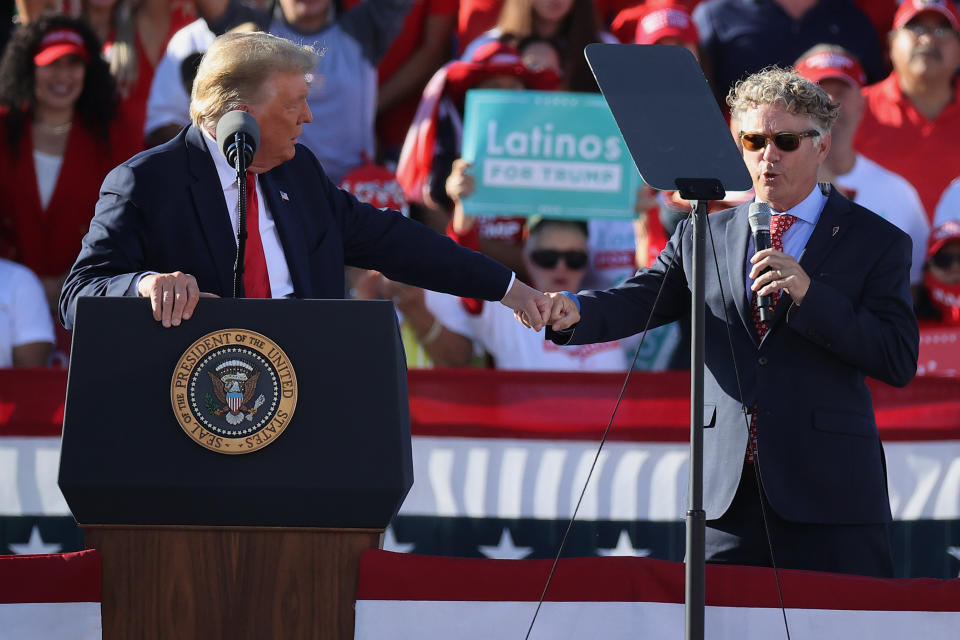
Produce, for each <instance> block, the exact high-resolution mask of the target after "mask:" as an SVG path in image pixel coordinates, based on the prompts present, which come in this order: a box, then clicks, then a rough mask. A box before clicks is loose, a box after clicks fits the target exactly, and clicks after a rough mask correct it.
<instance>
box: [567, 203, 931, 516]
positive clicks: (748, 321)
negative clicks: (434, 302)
mask: <svg viewBox="0 0 960 640" xmlns="http://www.w3.org/2000/svg"><path fill="white" fill-rule="evenodd" d="M748 212H749V204H743V205H741V206H739V207H737V208H735V209H727V210H725V211H720V212H717V213H714V214H711V215H709V216H708V220H709V226H710V229H709V233H708V234H707V242H706V253H705V255H706V260H707V266H706V288H705V296H706V310H705V343H706V344H705V372H704V384H705V394H704V404H705V406H704V425H705V427H706V428H705V429H704V509H705V511H706V513H707V518H708V519H711V520H712V519H716V518H719V517H720V516H721V515H723V514H724V513H725V512H726V510H727V509H728V508H729V506H730V504H731V502H732V500H733V497H734V494H735V493H736V490H737V485H738V483H739V481H740V473H741V470H742V469H743V460H744V452H745V450H746V446H747V437H748V436H747V434H748V423H749V415H744V411H743V409H742V407H743V406H745V407H746V408H747V411H748V412H749V410H750V409H752V408H753V407H755V406H756V407H757V409H758V416H757V417H758V421H757V425H758V432H759V433H758V442H757V445H758V452H759V457H758V463H759V465H760V474H761V479H762V481H763V488H764V490H765V492H766V495H767V497H768V499H769V500H770V503H771V505H772V506H773V508H774V509H775V510H776V512H777V513H778V514H779V515H780V516H782V517H783V518H785V519H787V520H791V521H795V522H809V523H847V524H866V523H881V522H888V521H889V520H890V507H889V499H888V496H887V485H886V471H885V464H884V459H883V448H882V446H881V443H880V438H879V435H878V433H877V427H876V421H875V419H874V412H873V403H872V399H871V396H870V392H869V390H868V389H867V386H866V383H865V376H870V377H873V378H877V379H879V380H882V381H884V382H886V383H888V384H891V385H895V386H903V385H906V384H907V383H908V382H909V381H910V380H911V379H912V378H913V375H914V374H915V372H916V366H917V351H918V347H919V334H918V329H917V320H916V317H915V316H914V313H913V309H912V299H911V296H910V281H909V275H910V256H911V241H910V238H909V237H908V236H907V235H906V234H904V233H903V232H902V231H900V230H899V229H897V228H896V227H894V226H893V225H892V224H890V223H888V222H887V221H885V220H883V219H882V218H880V217H879V216H877V215H876V214H874V213H871V212H870V211H868V210H867V209H864V208H863V207H861V206H859V205H856V204H854V203H852V202H850V201H849V200H847V199H846V198H844V197H843V196H842V195H839V194H838V193H836V192H833V193H831V194H830V196H829V198H828V200H827V203H826V206H825V207H824V209H823V212H822V213H821V215H820V220H819V221H818V222H817V225H816V227H815V229H814V231H813V235H812V236H811V237H810V240H809V241H808V242H807V246H806V248H805V249H804V251H803V254H802V255H801V256H800V261H799V262H800V265H801V266H802V267H803V269H804V271H806V273H807V275H809V276H810V279H811V282H810V288H809V290H808V292H807V295H806V297H804V299H803V303H802V305H796V304H792V300H791V299H790V297H789V296H788V295H784V296H783V298H782V301H781V303H780V304H779V305H778V306H777V309H776V313H775V316H774V320H773V322H772V324H771V328H770V331H769V332H768V333H767V335H766V336H765V338H764V339H763V341H762V342H759V341H758V339H757V337H756V332H755V330H754V325H753V317H752V315H751V309H750V304H749V303H748V301H747V297H746V285H745V265H746V260H747V242H748V239H749V225H748V223H747V216H748ZM690 231H691V225H690V224H689V220H684V221H683V222H682V223H681V225H680V226H679V227H678V229H677V232H676V233H675V234H674V235H673V237H672V238H671V239H670V241H669V243H668V244H667V246H666V248H665V249H664V250H663V252H662V253H661V254H660V256H659V258H658V259H657V262H656V264H655V265H654V266H653V267H651V268H649V269H644V270H641V271H639V272H638V273H637V275H636V276H635V277H633V278H632V279H630V280H628V281H626V282H625V283H624V284H623V285H621V286H620V287H618V288H616V289H611V290H607V291H589V292H581V293H580V296H579V297H580V301H581V318H580V322H579V323H578V324H577V325H576V326H575V327H574V328H573V331H572V333H570V332H569V331H568V332H564V333H560V334H558V333H554V332H552V331H550V332H548V337H549V338H551V339H553V340H554V341H555V342H558V343H561V344H585V343H592V342H604V341H607V340H613V339H617V338H623V337H625V336H628V335H631V334H634V333H637V332H638V331H641V330H642V329H643V327H644V326H645V324H646V322H647V318H648V317H649V315H650V314H651V312H652V313H653V314H654V317H653V322H652V326H658V325H662V324H665V323H667V322H670V321H672V320H675V319H677V318H679V317H681V316H683V315H684V314H687V313H689V311H690V306H691V301H690V283H691V282H692V278H693V275H692V274H693V270H692V269H693V263H692V257H693V238H692V234H691V233H690ZM711 235H712V240H711ZM714 248H715V249H716V252H714ZM671 262H673V263H674V264H673V267H672V268H670V269H668V265H670V263H671ZM715 262H716V264H717V266H716V267H715V266H714V263H715ZM718 272H719V275H718ZM664 281H666V282H664ZM661 283H663V284H664V288H663V293H662V295H661V298H660V301H659V302H658V303H657V308H656V309H655V310H654V309H653V301H654V298H655V297H656V295H657V290H658V289H659V288H660V285H661ZM728 328H729V334H730V337H729V338H728ZM731 341H732V343H733V348H732V353H731V346H730V342H731ZM734 361H735V362H736V369H737V370H739V385H738V381H737V376H736V374H735V369H734ZM739 388H742V393H743V403H742V404H741V400H740V391H739Z"/></svg>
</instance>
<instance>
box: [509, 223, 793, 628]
mask: <svg viewBox="0 0 960 640" xmlns="http://www.w3.org/2000/svg"><path fill="white" fill-rule="evenodd" d="M691 226H692V225H691ZM707 232H708V234H709V236H710V246H711V250H712V251H713V262H714V269H715V270H716V273H717V283H718V284H719V286H720V300H721V304H722V306H723V313H724V322H725V324H726V328H727V341H728V344H729V346H730V358H731V362H732V363H733V370H734V377H735V379H736V383H737V393H738V394H739V400H740V407H741V411H742V413H743V415H744V423H745V427H746V429H747V431H748V432H749V429H750V423H749V420H748V419H747V415H748V412H747V408H746V405H745V404H744V402H743V387H742V384H741V381H740V370H739V367H738V366H737V359H736V353H735V351H734V348H733V334H732V333H731V328H730V317H729V315H728V313H729V312H728V309H727V303H726V295H725V294H724V291H723V281H722V279H721V277H720V265H719V262H718V261H717V251H716V245H715V243H714V239H713V227H712V225H710V224H709V219H708V221H707ZM681 233H682V232H681ZM681 239H682V238H681ZM682 246H683V243H682V242H678V243H677V247H678V252H679V250H680V248H681V247H682ZM676 255H677V254H676V253H674V254H673V255H672V256H671V258H670V264H669V265H667V269H666V271H665V272H664V277H663V281H662V282H661V283H660V288H659V289H658V290H657V295H656V297H655V298H654V301H653V305H652V306H651V309H650V313H649V314H648V316H647V322H646V326H645V327H644V329H643V335H642V336H641V338H640V343H639V344H638V345H637V348H636V351H635V352H634V354H633V359H632V360H631V362H630V367H629V369H627V373H626V375H625V377H624V381H623V385H622V386H621V388H620V393H619V395H618V396H617V401H616V404H615V405H614V407H613V412H612V413H611V415H610V420H609V421H608V422H607V426H606V429H604V432H603V436H602V437H601V439H600V443H599V445H598V446H597V452H596V454H595V455H594V458H593V462H592V463H591V465H590V470H589V471H588V473H587V477H586V480H585V481H584V483H583V489H582V490H581V491H580V496H579V497H578V498H577V504H576V506H575V507H574V510H573V514H571V516H570V521H569V522H568V523H567V528H566V530H565V531H564V533H563V537H562V538H561V540H560V546H559V547H558V549H557V554H556V556H555V557H554V559H553V564H552V565H551V567H550V573H549V574H548V575H547V580H546V584H544V587H543V593H541V594H540V599H539V601H538V602H537V607H536V609H535V610H534V613H533V617H532V619H531V620H530V626H529V627H528V628H527V633H526V635H525V636H524V638H525V640H529V638H530V634H531V632H532V631H533V626H534V624H535V623H536V621H537V616H538V615H539V614H540V609H541V607H542V606H543V602H544V600H545V599H546V596H547V592H548V591H549V589H550V583H551V581H552V580H553V576H554V574H555V573H556V570H557V565H558V564H559V562H560V556H561V555H562V554H563V548H564V546H565V545H566V542H567V538H568V537H569V535H570V531H571V529H572V528H573V523H574V521H575V520H576V518H577V513H578V512H579V510H580V504H581V503H582V502H583V497H584V495H585V494H586V491H587V487H588V486H589V484H590V478H592V477H593V472H594V469H595V468H596V466H597V461H598V460H599V458H600V453H601V451H602V450H603V446H604V444H606V441H607V436H608V435H609V433H610V429H611V428H612V427H613V420H614V418H615V417H616V415H617V410H618V409H619V408H620V403H621V401H622V400H623V396H624V394H625V393H626V389H627V384H628V383H629V381H630V375H631V373H632V372H633V367H634V365H635V364H636V361H637V358H638V357H639V355H640V349H641V348H643V343H644V341H645V340H646V337H647V331H648V330H649V329H650V322H651V320H652V318H653V315H654V312H655V311H656V308H657V303H658V302H659V301H660V295H661V293H662V292H663V287H664V285H665V284H666V281H667V277H668V276H669V275H670V270H671V269H672V268H673V264H674V262H675V261H676ZM701 428H702V426H701ZM754 473H755V474H756V478H757V490H758V491H760V490H761V489H760V487H761V480H760V471H759V455H758V456H757V461H756V463H755V464H754ZM759 498H760V506H761V517H762V520H763V528H764V533H765V535H766V538H767V546H768V548H769V550H770V563H771V565H772V567H773V571H774V577H775V579H776V584H777V597H778V599H779V603H780V612H781V614H782V616H783V626H784V630H785V631H786V635H787V640H790V625H789V622H788V621H787V610H786V607H785V606H784V603H783V587H782V584H781V580H780V573H779V570H778V569H777V564H776V560H775V558H774V552H773V542H772V538H771V536H770V527H769V524H768V522H767V512H766V508H765V507H764V505H763V498H762V496H759Z"/></svg>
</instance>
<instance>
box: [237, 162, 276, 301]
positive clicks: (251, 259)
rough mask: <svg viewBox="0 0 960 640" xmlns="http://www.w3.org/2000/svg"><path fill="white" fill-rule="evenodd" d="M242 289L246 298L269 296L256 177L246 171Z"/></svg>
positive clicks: (268, 279)
mask: <svg viewBox="0 0 960 640" xmlns="http://www.w3.org/2000/svg"><path fill="white" fill-rule="evenodd" d="M243 289H244V294H245V295H246V297H248V298H270V297H271V295H270V277H269V276H268V275H267V258H266V256H265V255H264V253H263V242H262V241H261V239H260V207H259V206H258V204H257V177H256V174H253V173H247V246H246V253H244V256H243Z"/></svg>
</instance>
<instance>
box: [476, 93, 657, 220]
mask: <svg viewBox="0 0 960 640" xmlns="http://www.w3.org/2000/svg"><path fill="white" fill-rule="evenodd" d="M463 158H464V159H465V160H467V161H468V162H471V163H473V174H474V176H475V177H476V191H475V192H474V193H473V195H471V196H470V197H469V198H466V199H464V201H463V204H464V210H465V211H466V213H468V214H470V215H508V216H532V215H544V216H550V217H554V218H558V217H563V218H579V219H583V218H629V217H633V204H634V200H635V196H636V190H637V186H638V185H639V184H640V174H639V173H638V172H637V168H636V167H635V166H634V164H633V160H632V158H631V156H630V154H629V153H628V152H627V146H626V144H625V143H624V141H623V137H622V136H621V135H620V130H619V129H617V124H616V122H614V120H613V115H612V114H611V113H610V109H609V108H608V107H607V103H606V101H605V100H604V99H603V96H601V95H600V94H592V93H563V92H557V91H491V90H479V91H468V92H467V103H466V113H465V120H464V130H463Z"/></svg>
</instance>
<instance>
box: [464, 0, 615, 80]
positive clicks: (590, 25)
mask: <svg viewBox="0 0 960 640" xmlns="http://www.w3.org/2000/svg"><path fill="white" fill-rule="evenodd" d="M530 36H538V37H540V38H546V39H549V40H551V41H553V42H554V43H555V44H556V45H557V46H558V47H559V48H560V53H561V59H562V61H563V87H562V88H563V89H564V90H566V91H597V83H596V81H595V80H594V79H593V73H592V72H591V71H590V67H589V66H588V65H587V61H586V59H585V58H584V56H583V48H584V47H586V46H587V45H588V44H590V43H592V42H608V43H616V42H618V40H617V39H616V38H614V37H613V36H612V35H610V34H609V33H607V32H606V31H603V30H601V28H600V21H599V19H598V18H597V12H596V8H595V7H594V4H593V0H506V1H505V2H504V3H503V9H501V11H500V18H499V19H498V20H497V26H496V27H494V28H493V29H491V30H490V31H487V32H486V33H484V34H482V35H481V36H480V37H478V38H477V39H476V40H474V41H473V42H471V43H470V44H469V45H467V48H466V49H465V50H464V52H463V57H462V59H463V60H471V59H473V57H474V52H475V51H476V50H477V48H478V47H480V46H482V45H484V44H486V43H488V42H493V41H497V40H501V41H508V42H512V43H514V44H515V43H518V42H520V41H521V40H523V39H525V38H528V37H530Z"/></svg>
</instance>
